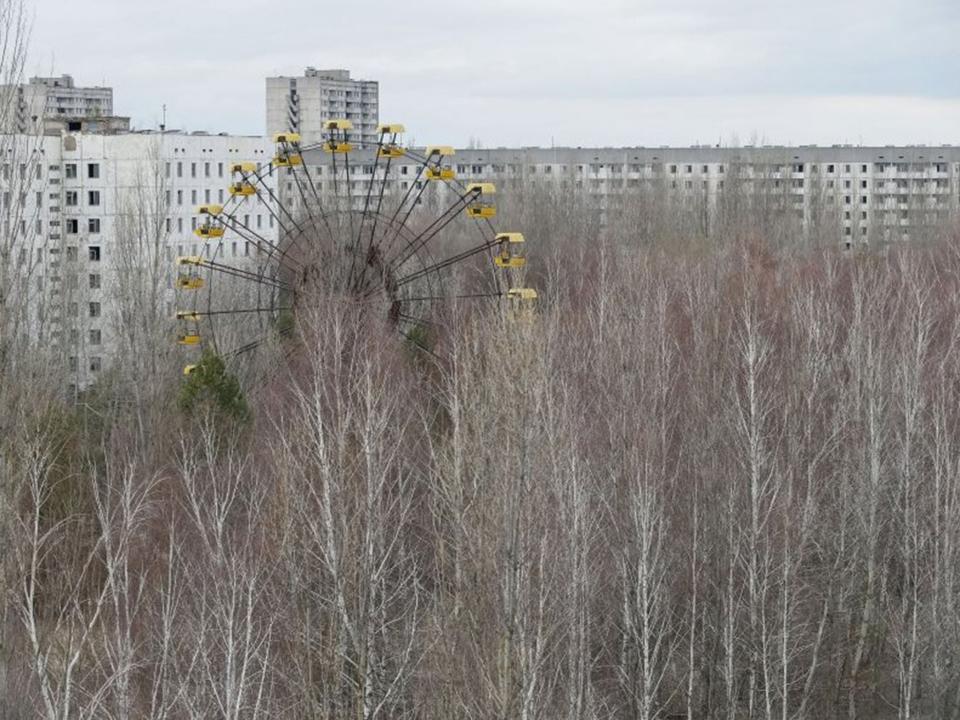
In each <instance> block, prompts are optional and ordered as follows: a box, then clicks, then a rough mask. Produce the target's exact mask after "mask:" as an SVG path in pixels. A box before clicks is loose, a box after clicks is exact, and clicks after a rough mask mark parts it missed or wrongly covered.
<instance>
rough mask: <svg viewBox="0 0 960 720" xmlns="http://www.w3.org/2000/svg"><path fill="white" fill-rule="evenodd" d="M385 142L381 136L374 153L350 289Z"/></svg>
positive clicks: (353, 257)
mask: <svg viewBox="0 0 960 720" xmlns="http://www.w3.org/2000/svg"><path fill="white" fill-rule="evenodd" d="M383 140H384V136H383V134H381V135H380V139H379V140H378V141H377V151H376V153H374V158H373V172H372V173H371V174H370V182H369V183H368V184H367V196H366V198H365V199H364V201H363V212H362V213H361V214H360V229H359V230H358V231H357V239H356V241H355V242H354V245H353V249H352V250H351V253H350V272H348V273H347V287H350V288H352V287H353V269H354V265H355V264H356V260H357V251H358V250H359V249H360V244H361V243H362V239H361V238H362V237H363V228H364V225H365V223H366V220H367V211H368V210H369V209H370V198H371V196H372V195H373V185H374V182H375V181H376V179H377V169H378V167H379V165H380V151H381V150H383ZM388 162H389V161H388ZM388 168H389V165H388ZM348 175H349V173H348ZM362 267H366V257H364V261H363V263H362Z"/></svg>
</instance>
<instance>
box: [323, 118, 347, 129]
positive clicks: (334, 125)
mask: <svg viewBox="0 0 960 720" xmlns="http://www.w3.org/2000/svg"><path fill="white" fill-rule="evenodd" d="M323 129H324V130H328V131H329V130H341V131H345V130H353V123H352V122H351V121H350V120H343V119H338V120H327V121H326V122H325V123H324V124H323Z"/></svg>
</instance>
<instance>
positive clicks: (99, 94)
mask: <svg viewBox="0 0 960 720" xmlns="http://www.w3.org/2000/svg"><path fill="white" fill-rule="evenodd" d="M2 95H3V100H4V102H6V103H8V107H9V108H10V110H9V111H8V113H7V114H6V117H5V121H4V124H5V125H6V126H7V127H5V128H4V130H5V131H6V132H14V133H32V132H37V131H38V130H41V129H42V128H43V127H44V125H45V122H49V121H61V122H69V121H81V120H85V119H91V118H104V117H110V116H112V115H113V88H109V87H78V86H77V85H76V83H75V82H74V80H73V77H71V76H70V75H61V76H60V77H32V78H30V81H29V82H28V83H25V84H21V85H14V86H9V85H8V86H5V87H3V88H2Z"/></svg>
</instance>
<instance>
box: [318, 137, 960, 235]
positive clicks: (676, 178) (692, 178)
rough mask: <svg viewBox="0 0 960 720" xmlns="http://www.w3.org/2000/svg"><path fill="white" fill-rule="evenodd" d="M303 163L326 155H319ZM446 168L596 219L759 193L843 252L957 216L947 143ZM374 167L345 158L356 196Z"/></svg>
mask: <svg viewBox="0 0 960 720" xmlns="http://www.w3.org/2000/svg"><path fill="white" fill-rule="evenodd" d="M419 153H420V154H421V155H422V154H423V149H422V148H420V149H419ZM305 162H306V163H307V164H308V165H310V166H323V165H327V166H329V164H330V162H331V159H330V156H329V155H328V154H326V153H323V152H321V151H319V150H317V151H310V152H308V153H307V154H306V158H305ZM444 164H445V165H448V166H450V167H451V168H453V169H454V170H455V172H456V175H457V179H458V180H460V181H463V182H472V181H492V182H494V183H495V184H496V185H497V192H498V200H500V199H503V197H504V196H509V195H510V194H511V193H512V192H516V191H517V190H518V189H519V188H521V187H531V186H532V185H536V184H541V185H544V184H546V185H550V186H552V187H556V188H558V189H565V190H568V191H570V192H576V193H583V194H584V195H585V197H586V199H587V201H588V207H591V208H592V209H594V210H596V211H597V212H598V217H599V218H600V219H601V222H603V221H604V220H605V219H608V218H610V217H612V216H613V215H614V214H615V213H617V212H619V211H621V210H623V209H624V208H626V207H629V206H630V204H631V203H632V202H634V201H635V198H636V196H638V195H641V194H643V193H645V192H646V193H657V194H658V196H660V197H667V198H670V199H671V200H672V201H674V202H680V203H683V202H687V203H691V204H692V203H702V204H705V205H706V206H708V207H715V206H716V204H717V202H718V201H719V200H720V199H721V198H722V197H723V194H724V193H730V192H738V193H745V194H751V195H754V196H757V195H761V196H764V197H766V198H772V199H774V200H776V201H777V204H778V205H777V206H778V207H779V208H780V209H781V210H782V211H784V212H786V213H790V214H792V215H793V216H794V217H795V218H796V219H797V220H798V221H799V222H800V223H801V224H809V223H810V222H811V221H812V219H813V218H814V217H815V216H817V217H821V218H822V217H830V218H832V219H833V220H835V222H836V226H837V228H838V231H839V233H840V237H839V238H838V239H839V240H840V241H841V242H842V243H844V244H846V245H848V246H850V245H853V244H855V243H857V242H890V241H897V240H906V239H909V238H910V237H912V236H915V235H917V234H918V233H919V231H920V229H921V228H924V227H930V226H936V225H937V224H942V223H943V222H944V221H945V220H946V219H947V218H949V217H952V216H956V215H957V214H958V213H960V147H953V146H946V145H945V146H931V147H926V146H911V147H893V146H888V147H852V146H834V147H812V146H806V147H772V146H768V147H741V148H714V147H691V148H643V147H635V148H549V149H548V148H497V149H458V150H456V152H455V155H454V156H453V157H448V158H444ZM375 167H376V168H377V176H376V177H377V181H378V182H380V179H381V178H382V176H383V170H384V164H383V163H382V162H381V163H379V165H378V164H377V163H376V162H375V158H374V153H373V152H370V151H365V152H358V153H354V154H353V156H352V157H351V168H352V171H353V172H352V173H351V187H352V189H353V195H354V197H355V198H361V199H362V198H363V197H364V196H365V191H366V189H367V187H368V184H369V182H370V180H371V178H372V173H373V170H374V168H375ZM418 170H419V163H418V162H416V161H414V160H412V159H409V158H406V159H403V160H395V161H393V164H392V167H391V171H390V176H389V177H388V178H387V187H388V189H393V190H395V191H399V192H401V193H403V192H406V190H407V189H408V188H409V186H410V185H411V184H412V183H422V181H421V180H418V179H417V172H418ZM341 171H342V166H341ZM315 174H316V175H317V176H318V177H321V176H322V173H321V172H316V173H315ZM631 196H633V198H632V197H631Z"/></svg>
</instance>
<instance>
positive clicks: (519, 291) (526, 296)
mask: <svg viewBox="0 0 960 720" xmlns="http://www.w3.org/2000/svg"><path fill="white" fill-rule="evenodd" d="M507 297H508V298H510V299H511V300H536V299H537V291H536V290H534V289H533V288H512V289H510V290H507Z"/></svg>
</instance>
